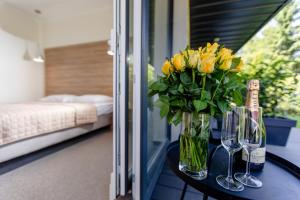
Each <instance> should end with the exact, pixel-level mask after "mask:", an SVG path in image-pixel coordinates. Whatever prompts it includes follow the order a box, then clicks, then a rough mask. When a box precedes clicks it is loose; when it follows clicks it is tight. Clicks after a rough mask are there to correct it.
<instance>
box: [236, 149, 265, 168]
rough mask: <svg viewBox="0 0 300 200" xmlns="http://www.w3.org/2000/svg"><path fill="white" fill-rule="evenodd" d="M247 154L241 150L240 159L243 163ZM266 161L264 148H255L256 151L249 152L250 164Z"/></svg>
mask: <svg viewBox="0 0 300 200" xmlns="http://www.w3.org/2000/svg"><path fill="white" fill-rule="evenodd" d="M247 157H248V154H247V152H246V151H245V150H244V149H243V152H242V159H243V160H244V161H247ZM265 161H266V147H262V148H257V149H256V150H254V151H252V152H251V157H250V162H251V163H256V164H260V163H264V162H265Z"/></svg>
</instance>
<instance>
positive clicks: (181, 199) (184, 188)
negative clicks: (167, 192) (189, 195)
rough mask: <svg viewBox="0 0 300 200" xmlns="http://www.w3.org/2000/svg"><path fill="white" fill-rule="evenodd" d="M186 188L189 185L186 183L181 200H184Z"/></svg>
mask: <svg viewBox="0 0 300 200" xmlns="http://www.w3.org/2000/svg"><path fill="white" fill-rule="evenodd" d="M186 188H187V183H184V187H183V190H182V193H181V197H180V200H183V199H184V196H185V192H186Z"/></svg>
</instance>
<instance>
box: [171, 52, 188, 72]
mask: <svg viewBox="0 0 300 200" xmlns="http://www.w3.org/2000/svg"><path fill="white" fill-rule="evenodd" d="M172 63H173V65H174V67H175V69H176V70H177V71H183V70H184V68H185V62H184V57H183V55H181V54H179V53H178V54H175V55H174V56H173V58H172Z"/></svg>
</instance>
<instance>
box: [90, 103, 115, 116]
mask: <svg viewBox="0 0 300 200" xmlns="http://www.w3.org/2000/svg"><path fill="white" fill-rule="evenodd" d="M94 105H95V106H96V109H97V115H98V116H100V115H105V114H110V113H112V112H113V104H112V103H94Z"/></svg>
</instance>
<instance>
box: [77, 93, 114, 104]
mask: <svg viewBox="0 0 300 200" xmlns="http://www.w3.org/2000/svg"><path fill="white" fill-rule="evenodd" d="M76 102H80V103H112V102H113V98H112V97H110V96H107V95H82V96H78V97H76Z"/></svg>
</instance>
